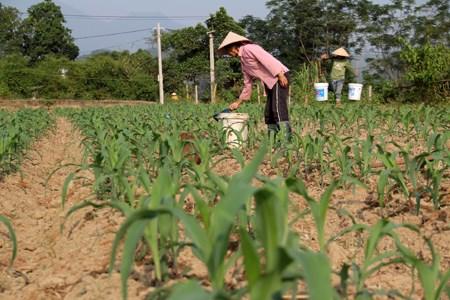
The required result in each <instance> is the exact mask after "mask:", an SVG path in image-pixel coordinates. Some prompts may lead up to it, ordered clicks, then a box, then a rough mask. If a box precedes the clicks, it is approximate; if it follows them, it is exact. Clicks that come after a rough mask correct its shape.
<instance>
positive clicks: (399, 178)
mask: <svg viewBox="0 0 450 300" xmlns="http://www.w3.org/2000/svg"><path fill="white" fill-rule="evenodd" d="M377 148H378V157H379V159H380V160H381V161H382V163H383V165H384V167H385V169H384V170H382V171H380V173H379V178H378V183H377V192H378V203H379V205H380V207H385V201H384V199H385V191H386V188H389V190H390V189H392V188H395V186H391V185H390V184H389V180H393V181H394V182H395V183H396V186H398V187H399V188H400V190H401V191H402V192H403V194H404V195H405V197H406V198H409V190H408V187H407V185H406V181H405V178H404V176H403V172H402V170H401V169H400V166H399V165H398V163H397V161H396V155H394V154H393V153H391V152H387V151H384V150H383V148H382V147H381V146H380V145H377Z"/></svg>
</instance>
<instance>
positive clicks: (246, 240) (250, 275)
mask: <svg viewBox="0 0 450 300" xmlns="http://www.w3.org/2000/svg"><path fill="white" fill-rule="evenodd" d="M240 237H241V251H242V255H243V256H244V270H245V274H246V277H247V280H248V284H249V287H250V290H251V289H252V288H253V286H254V285H255V283H256V282H257V281H258V279H259V277H260V276H261V265H260V263H259V256H258V252H257V251H256V247H255V245H254V242H253V241H252V239H251V238H250V235H249V234H248V233H247V231H246V230H245V229H243V228H241V229H240Z"/></svg>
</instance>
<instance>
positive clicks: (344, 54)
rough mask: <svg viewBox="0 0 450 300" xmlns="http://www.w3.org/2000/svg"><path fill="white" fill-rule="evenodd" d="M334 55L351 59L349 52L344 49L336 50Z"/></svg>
mask: <svg viewBox="0 0 450 300" xmlns="http://www.w3.org/2000/svg"><path fill="white" fill-rule="evenodd" d="M332 54H333V55H335V56H343V57H350V54H348V52H347V51H345V49H344V48H342V47H341V48H339V49H336V50H334V51H333V53H332Z"/></svg>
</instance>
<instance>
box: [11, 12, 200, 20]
mask: <svg viewBox="0 0 450 300" xmlns="http://www.w3.org/2000/svg"><path fill="white" fill-rule="evenodd" d="M20 14H21V15H28V13H26V12H20ZM64 17H68V18H80V19H100V20H102V19H103V20H186V19H205V18H208V16H188V15H185V16H124V15H83V14H64Z"/></svg>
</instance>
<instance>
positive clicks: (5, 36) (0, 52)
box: [0, 3, 22, 58]
mask: <svg viewBox="0 0 450 300" xmlns="http://www.w3.org/2000/svg"><path fill="white" fill-rule="evenodd" d="M21 46H22V35H21V20H20V17H19V11H18V10H17V9H15V8H14V7H8V6H3V5H2V4H1V3H0V58H1V57H4V56H5V55H9V54H14V53H20V50H21Z"/></svg>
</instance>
